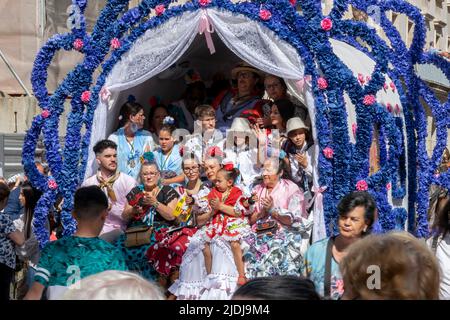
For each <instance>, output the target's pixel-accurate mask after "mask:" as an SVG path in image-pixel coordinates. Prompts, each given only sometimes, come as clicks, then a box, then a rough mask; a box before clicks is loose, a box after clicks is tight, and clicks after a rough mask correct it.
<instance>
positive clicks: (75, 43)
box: [73, 39, 84, 51]
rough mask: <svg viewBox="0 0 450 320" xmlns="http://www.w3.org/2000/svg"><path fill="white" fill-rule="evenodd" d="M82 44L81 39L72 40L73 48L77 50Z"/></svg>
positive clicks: (81, 47)
mask: <svg viewBox="0 0 450 320" xmlns="http://www.w3.org/2000/svg"><path fill="white" fill-rule="evenodd" d="M83 46H84V42H83V40H81V39H76V40H75V41H74V42H73V48H74V49H75V50H77V51H80V50H81V49H83Z"/></svg>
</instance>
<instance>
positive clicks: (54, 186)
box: [48, 180, 58, 190]
mask: <svg viewBox="0 0 450 320" xmlns="http://www.w3.org/2000/svg"><path fill="white" fill-rule="evenodd" d="M48 187H49V188H50V189H51V190H56V189H58V184H57V183H56V181H55V180H48Z"/></svg>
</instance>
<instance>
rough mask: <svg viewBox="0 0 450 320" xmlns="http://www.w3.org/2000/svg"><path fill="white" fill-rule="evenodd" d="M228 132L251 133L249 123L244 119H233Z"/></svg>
mask: <svg viewBox="0 0 450 320" xmlns="http://www.w3.org/2000/svg"><path fill="white" fill-rule="evenodd" d="M230 131H234V132H248V133H252V132H253V131H252V129H250V122H249V121H248V120H247V119H245V118H234V120H233V123H232V124H231V128H230Z"/></svg>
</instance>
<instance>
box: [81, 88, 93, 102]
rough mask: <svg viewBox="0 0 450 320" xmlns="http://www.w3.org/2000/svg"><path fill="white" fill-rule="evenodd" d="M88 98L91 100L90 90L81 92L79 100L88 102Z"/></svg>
mask: <svg viewBox="0 0 450 320" xmlns="http://www.w3.org/2000/svg"><path fill="white" fill-rule="evenodd" d="M89 100H91V92H90V91H84V92H83V93H82V94H81V101H83V103H88V102H89Z"/></svg>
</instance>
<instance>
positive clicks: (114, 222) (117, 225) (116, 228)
mask: <svg viewBox="0 0 450 320" xmlns="http://www.w3.org/2000/svg"><path fill="white" fill-rule="evenodd" d="M94 152H95V155H96V159H97V163H98V166H99V169H98V171H97V174H96V175H93V176H92V177H90V178H88V179H86V180H85V181H84V182H83V184H82V186H83V187H87V186H92V185H96V186H99V187H100V188H101V189H102V190H103V191H104V192H105V194H106V196H107V197H108V202H109V210H108V211H109V212H108V216H107V217H106V221H105V224H104V226H103V229H102V231H101V233H100V238H102V239H104V240H106V241H108V242H111V243H112V242H114V241H115V240H117V238H118V237H119V236H120V235H121V234H122V233H123V231H125V229H126V225H127V221H126V220H125V219H124V216H129V214H130V213H131V211H132V207H131V206H130V205H129V204H128V201H127V198H126V196H127V194H128V193H129V192H130V191H131V189H133V188H134V187H135V186H136V180H134V179H133V178H132V177H130V176H128V175H127V174H125V173H123V172H119V171H118V170H117V144H116V143H114V142H113V141H111V140H101V141H99V142H97V144H96V145H95V146H94Z"/></svg>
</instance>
